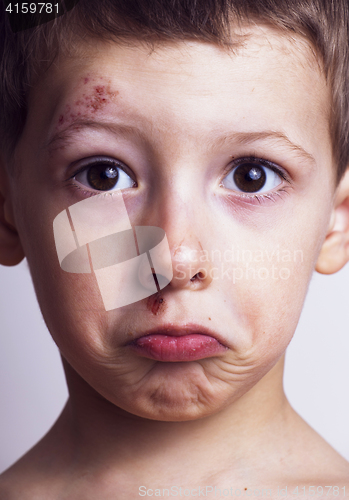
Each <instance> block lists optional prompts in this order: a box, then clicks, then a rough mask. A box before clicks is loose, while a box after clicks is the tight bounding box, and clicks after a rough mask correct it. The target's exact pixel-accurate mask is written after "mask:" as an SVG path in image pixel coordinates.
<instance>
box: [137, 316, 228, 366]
mask: <svg viewBox="0 0 349 500" xmlns="http://www.w3.org/2000/svg"><path fill="white" fill-rule="evenodd" d="M128 345H129V346H130V348H131V349H132V350H134V351H135V352H136V353H137V354H139V355H140V356H143V357H145V358H149V359H154V360H156V361H166V362H179V361H196V360H198V359H204V358H209V357H213V356H218V355H220V354H223V353H224V352H225V351H226V350H227V347H226V346H225V345H223V344H222V343H221V342H220V341H219V340H218V339H217V335H216V334H215V333H214V332H212V331H210V330H208V329H207V328H204V327H202V326H199V325H185V326H183V327H174V326H173V325H171V326H168V325H164V326H162V327H160V328H159V327H158V328H155V329H153V330H149V331H146V332H142V333H141V334H140V335H138V336H137V338H136V339H135V340H133V341H132V342H130V343H129V344H128Z"/></svg>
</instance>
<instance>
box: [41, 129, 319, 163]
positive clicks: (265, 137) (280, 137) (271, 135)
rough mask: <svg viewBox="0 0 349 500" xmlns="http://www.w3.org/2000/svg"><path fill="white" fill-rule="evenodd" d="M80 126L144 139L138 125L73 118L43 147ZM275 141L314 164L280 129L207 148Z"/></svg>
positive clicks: (223, 140)
mask: <svg viewBox="0 0 349 500" xmlns="http://www.w3.org/2000/svg"><path fill="white" fill-rule="evenodd" d="M80 128H91V129H97V130H100V129H101V130H107V131H108V132H111V133H112V134H114V135H118V136H121V137H125V138H127V137H137V138H138V139H141V140H144V135H143V133H142V132H141V130H140V129H139V128H138V127H134V126H132V125H125V124H119V123H114V122H96V121H93V120H75V121H74V122H73V123H71V124H70V125H69V126H68V127H66V128H65V129H64V130H62V131H60V132H58V133H56V134H54V135H53V137H51V138H50V139H49V140H48V142H47V143H45V144H44V146H43V149H44V150H47V151H49V152H52V151H54V150H55V149H58V148H59V147H60V143H61V146H64V145H65V144H66V143H68V142H69V138H70V137H71V135H73V134H74V131H75V132H79V131H80ZM270 140H273V141H276V142H279V143H280V144H281V145H282V146H284V147H286V148H287V149H288V150H289V151H290V152H292V153H293V154H295V155H296V157H298V158H299V159H300V160H303V161H306V162H307V163H310V165H311V166H312V167H315V166H316V161H315V158H314V156H312V155H311V154H310V153H309V152H307V151H306V150H305V149H304V148H303V147H302V146H300V145H299V144H295V143H294V142H292V141H291V140H290V139H289V138H288V136H287V135H286V134H285V133H283V132H280V131H274V130H264V131H260V132H234V133H233V134H231V135H225V136H223V137H222V136H221V135H220V136H218V134H217V138H216V139H213V140H212V139H211V140H210V141H209V143H208V148H209V149H210V150H212V149H219V148H220V147H226V146H227V145H229V144H232V146H234V145H236V144H238V145H242V146H248V145H251V144H254V143H256V142H261V141H270Z"/></svg>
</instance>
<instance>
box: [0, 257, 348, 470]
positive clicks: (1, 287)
mask: <svg viewBox="0 0 349 500" xmlns="http://www.w3.org/2000/svg"><path fill="white" fill-rule="evenodd" d="M348 285H349V266H346V268H345V269H344V270H342V271H341V272H339V273H338V274H336V275H333V276H321V275H318V274H314V277H313V280H312V283H311V285H310V291H309V294H308V297H307V300H306V304H305V308H304V311H303V313H302V317H301V320H300V324H299V326H298V329H297V331H296V333H295V337H294V339H293V340H292V342H291V344H290V346H289V348H288V351H287V355H286V373H285V390H286V395H287V396H288V398H289V400H290V403H291V404H292V406H293V407H294V408H295V409H296V410H297V411H298V412H299V413H300V415H301V416H302V417H303V418H304V419H305V420H306V421H307V422H308V423H309V424H310V425H311V426H312V427H313V428H314V429H315V430H317V431H318V432H319V433H320V434H321V435H322V436H323V437H324V438H325V439H326V440H327V441H328V442H329V443H330V444H331V445H332V446H333V447H334V448H335V449H337V451H339V452H340V453H341V454H342V455H343V456H344V457H345V458H346V459H347V460H349V430H348V423H349V300H348V299H349V293H348ZM285 307H287V304H285ZM67 395H68V394H67V388H66V384H65V378H64V373H63V369H62V366H61V360H60V356H59V352H58V349H57V347H56V345H55V344H54V342H53V340H52V339H51V337H50V335H49V333H48V331H47V329H46V326H45V324H44V321H43V319H42V316H41V313H40V310H39V307H38V305H37V302H36V297H35V294H34V290H33V286H32V284H31V279H30V275H29V270H28V268H27V264H26V262H23V263H22V264H20V265H19V266H17V267H15V268H5V267H3V266H0V472H1V471H3V470H5V469H6V468H7V467H9V466H10V465H11V464H12V463H13V462H15V461H16V460H17V459H18V458H19V457H20V456H21V455H22V454H24V453H25V452H26V451H27V450H28V449H29V448H31V447H32V446H33V445H34V444H35V443H36V442H37V441H38V440H39V439H40V438H41V437H42V436H43V435H44V434H45V433H46V432H47V431H48V429H49V428H50V427H51V426H52V424H53V423H54V421H55V420H56V418H57V417H58V415H59V413H60V411H61V410H62V408H63V406H64V403H65V401H66V398H67Z"/></svg>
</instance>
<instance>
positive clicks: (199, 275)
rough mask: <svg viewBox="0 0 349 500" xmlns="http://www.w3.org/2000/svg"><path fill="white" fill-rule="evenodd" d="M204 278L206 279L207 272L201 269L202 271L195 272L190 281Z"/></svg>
mask: <svg viewBox="0 0 349 500" xmlns="http://www.w3.org/2000/svg"><path fill="white" fill-rule="evenodd" d="M203 279H205V274H204V273H202V272H201V271H200V272H198V273H196V274H194V276H193V277H192V278H190V281H195V280H203Z"/></svg>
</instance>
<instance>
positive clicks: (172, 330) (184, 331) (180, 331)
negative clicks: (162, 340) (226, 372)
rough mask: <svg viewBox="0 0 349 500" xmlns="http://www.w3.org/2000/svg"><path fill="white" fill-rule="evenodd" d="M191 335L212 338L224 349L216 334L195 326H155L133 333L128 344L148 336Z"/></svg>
mask: <svg viewBox="0 0 349 500" xmlns="http://www.w3.org/2000/svg"><path fill="white" fill-rule="evenodd" d="M193 333H198V334H201V335H208V336H210V337H213V338H214V339H216V340H217V341H218V342H219V343H220V344H222V345H223V346H224V347H226V344H225V342H224V341H223V339H222V338H221V336H220V335H219V334H217V332H215V331H213V330H210V329H209V328H206V327H204V326H201V325H196V324H185V325H173V324H165V325H161V326H157V327H155V328H152V329H150V330H146V331H142V332H137V333H135V334H134V337H133V339H132V341H131V342H128V343H129V344H132V343H133V342H135V341H136V340H138V339H139V338H141V337H147V336H148V335H171V336H173V337H183V336H184V335H190V334H193Z"/></svg>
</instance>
